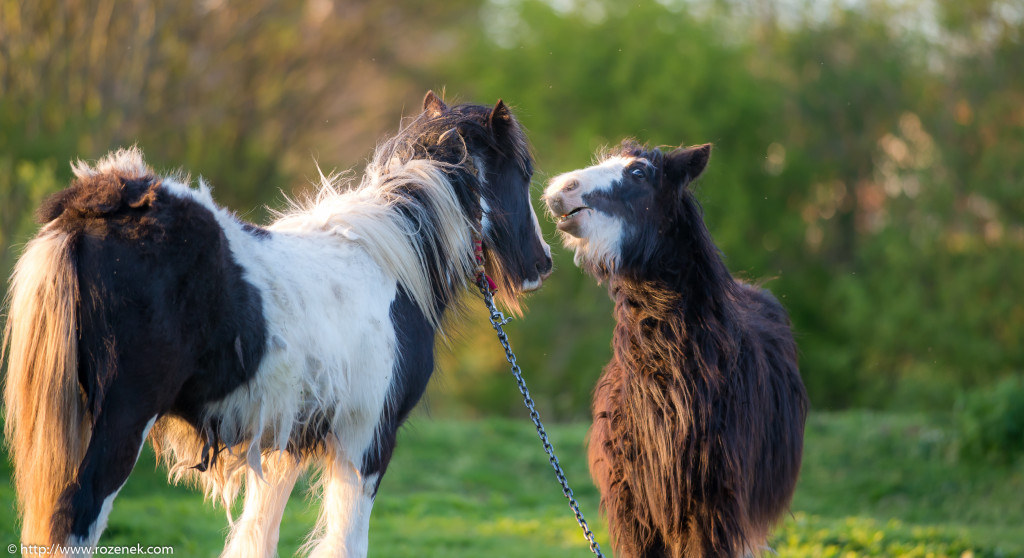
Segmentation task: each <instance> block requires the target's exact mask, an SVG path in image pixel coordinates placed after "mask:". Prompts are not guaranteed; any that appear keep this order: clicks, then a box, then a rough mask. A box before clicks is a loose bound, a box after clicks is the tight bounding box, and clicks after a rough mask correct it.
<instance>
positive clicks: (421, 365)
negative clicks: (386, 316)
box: [361, 288, 435, 495]
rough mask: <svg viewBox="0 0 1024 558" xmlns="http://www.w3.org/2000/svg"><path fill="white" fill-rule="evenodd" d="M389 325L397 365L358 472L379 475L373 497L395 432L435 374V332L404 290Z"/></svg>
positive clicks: (387, 460) (386, 465) (393, 309)
mask: <svg viewBox="0 0 1024 558" xmlns="http://www.w3.org/2000/svg"><path fill="white" fill-rule="evenodd" d="M391 323H392V326H393V327H394V328H395V336H396V337H397V341H398V347H397V350H396V353H397V354H398V362H397V363H396V364H395V369H394V371H393V375H392V376H391V385H390V386H389V387H388V392H389V394H390V397H388V400H387V401H386V402H385V404H384V411H383V412H382V413H381V418H380V421H379V422H378V423H377V430H376V432H374V436H373V438H374V439H373V443H372V444H371V445H370V448H369V450H368V451H367V452H366V455H364V456H363V464H362V469H361V471H362V473H363V474H364V475H372V474H374V473H379V474H380V476H379V477H378V478H377V486H376V487H374V495H376V493H377V488H379V487H380V480H381V479H382V478H383V477H384V472H385V471H386V470H387V467H388V463H389V462H390V461H391V455H392V453H393V452H394V451H395V437H396V436H397V434H398V428H399V427H400V426H401V425H402V423H403V422H405V419H406V418H408V416H409V412H410V411H412V409H413V407H415V406H416V403H418V402H419V400H420V398H421V397H423V392H424V391H426V389H427V383H428V382H429V381H430V376H431V375H432V374H433V372H434V333H435V332H434V328H433V327H431V325H430V322H428V321H427V318H426V316H424V315H423V312H422V311H421V310H420V309H419V307H418V306H416V303H415V302H413V300H412V298H410V297H409V295H408V294H406V292H405V290H404V289H401V288H399V290H398V295H397V296H396V297H395V300H393V301H392V302H391Z"/></svg>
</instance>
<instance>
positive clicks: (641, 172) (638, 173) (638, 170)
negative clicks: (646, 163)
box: [629, 167, 645, 178]
mask: <svg viewBox="0 0 1024 558" xmlns="http://www.w3.org/2000/svg"><path fill="white" fill-rule="evenodd" d="M629 174H632V175H633V176H634V177H635V178H643V177H644V176H645V174H644V169H642V168H640V167H636V168H634V169H630V171H629Z"/></svg>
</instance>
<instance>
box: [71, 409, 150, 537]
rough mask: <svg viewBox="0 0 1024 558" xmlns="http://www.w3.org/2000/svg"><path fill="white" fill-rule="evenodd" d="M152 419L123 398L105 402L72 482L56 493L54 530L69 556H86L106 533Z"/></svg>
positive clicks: (145, 412)
mask: <svg viewBox="0 0 1024 558" xmlns="http://www.w3.org/2000/svg"><path fill="white" fill-rule="evenodd" d="M156 419H157V415H156V413H155V412H154V411H153V410H151V409H144V408H141V407H136V406H134V405H132V404H131V403H129V400H124V399H122V400H121V401H119V402H117V403H114V402H113V401H110V400H108V401H107V405H106V408H104V409H103V411H102V412H101V413H99V414H98V415H97V417H96V421H95V422H94V426H93V431H92V437H91V438H90V440H89V445H88V447H87V449H86V451H85V457H84V458H83V459H82V463H81V465H80V466H79V468H78V474H77V476H76V478H75V483H73V484H72V485H71V486H69V487H67V488H66V489H65V490H64V492H63V493H62V494H61V496H60V499H59V500H58V502H57V509H56V511H55V512H54V515H53V532H54V533H62V534H67V539H66V540H65V541H62V542H64V543H66V544H67V545H68V546H70V547H72V548H70V549H69V551H68V556H89V555H90V553H89V552H88V551H87V550H86V548H87V547H91V546H95V545H96V542H97V541H98V540H99V538H100V535H101V534H102V533H103V530H104V529H106V526H107V518H108V517H109V515H110V511H111V509H112V507H113V504H114V499H115V498H116V497H117V494H118V492H120V490H121V488H122V487H123V486H124V484H125V482H126V481H127V480H128V475H129V474H131V472H132V469H134V468H135V463H136V462H137V461H138V459H139V455H140V454H141V453H142V446H143V444H144V443H145V440H146V436H147V435H148V434H149V430H150V429H151V428H152V427H153V424H154V423H155V422H156ZM75 547H78V548H75Z"/></svg>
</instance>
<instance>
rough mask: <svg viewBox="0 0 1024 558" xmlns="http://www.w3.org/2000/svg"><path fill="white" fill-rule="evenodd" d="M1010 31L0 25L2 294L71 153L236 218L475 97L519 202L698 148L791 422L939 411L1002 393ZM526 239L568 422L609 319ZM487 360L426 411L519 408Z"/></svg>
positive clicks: (544, 344) (470, 9)
mask: <svg viewBox="0 0 1024 558" xmlns="http://www.w3.org/2000/svg"><path fill="white" fill-rule="evenodd" d="M1022 30H1024V9H1022V8H1021V7H1020V5H1019V3H1016V2H1014V1H1012V0H966V1H965V0H870V1H866V2H855V3H850V2H839V1H836V2H831V3H823V2H810V1H807V2H800V1H798V2H791V1H786V2H784V1H782V0H758V1H755V0H689V1H684V0H662V1H659V2H656V1H653V0H640V1H639V2H629V3H623V2H618V1H614V0H586V1H583V0H568V1H558V2H556V1H553V0H551V1H547V2H543V1H539V0H459V1H458V2H445V3H432V4H429V5H421V3H416V2H409V1H397V2H386V3H385V2H371V1H369V0H338V1H331V0H309V1H307V2H304V3H293V2H280V1H277V0H252V1H250V2H245V3H242V2H224V1H206V0H203V1H199V0H196V1H189V2H166V1H157V2H144V1H141V0H138V1H135V2H131V3H129V4H116V3H115V2H114V1H113V0H89V1H85V2H80V3H71V4H68V3H65V2H58V1H56V0H42V1H37V2H28V1H24V0H0V216H2V222H0V250H3V252H0V272H3V273H4V274H5V275H6V274H7V272H8V270H9V268H10V265H11V264H12V262H13V260H14V258H15V257H16V255H17V253H18V252H19V250H20V249H19V248H18V246H19V245H20V244H21V243H23V242H24V241H25V240H26V239H27V238H28V236H29V235H30V234H31V233H32V231H33V228H34V225H33V224H32V222H31V213H32V211H33V210H34V208H35V207H36V206H37V205H38V203H39V201H40V200H41V199H42V197H43V196H44V195H45V194H47V193H49V192H52V191H54V190H56V189H57V188H59V187H60V186H61V185H63V184H66V182H67V180H68V178H69V172H68V167H67V164H66V163H67V161H69V160H71V159H73V158H75V157H82V158H85V159H95V158H97V157H99V156H101V155H102V154H103V153H104V152H105V151H106V150H108V149H110V148H112V147H116V146H119V145H124V144H131V143H138V144H139V145H140V146H141V147H142V148H143V149H144V150H145V151H146V152H147V154H148V157H149V159H150V160H151V162H152V163H153V164H154V165H155V166H157V167H158V168H176V167H182V168H184V169H185V170H187V171H189V172H192V173H193V174H194V175H202V176H204V177H205V178H207V179H209V180H210V181H211V182H212V184H213V186H214V188H215V196H216V197H217V199H218V200H219V201H221V202H222V203H224V204H226V205H228V206H230V207H232V208H234V209H236V210H238V211H239V212H240V213H241V214H242V215H243V217H246V218H250V219H254V220H261V219H263V218H264V216H265V212H264V211H263V210H262V209H261V206H262V204H265V203H269V204H270V205H272V206H273V205H278V204H279V199H280V195H279V194H278V190H279V189H284V190H285V191H286V192H291V191H294V190H297V189H302V188H306V187H308V185H307V183H308V180H307V177H312V176H315V175H316V169H315V167H314V164H313V159H316V160H317V161H319V162H320V164H321V165H323V166H324V167H325V168H327V169H330V168H334V167H338V168H348V167H351V166H358V165H359V163H360V162H361V161H362V160H363V159H364V157H365V156H366V155H367V154H368V153H369V152H370V150H371V149H372V147H373V145H374V144H375V143H376V141H378V140H379V139H380V138H381V137H382V136H383V135H384V134H386V133H390V132H393V131H394V129H395V128H396V127H397V124H398V122H399V119H400V117H401V115H403V114H406V115H407V114H410V113H412V112H415V111H416V110H418V108H419V106H418V100H419V99H420V98H421V96H422V94H423V92H424V91H425V90H426V89H427V88H435V89H446V90H447V93H448V97H449V100H453V99H454V100H461V101H469V100H471V101H475V102H483V103H492V102H493V101H494V100H495V99H497V98H498V97H502V98H504V99H505V100H506V101H508V102H510V103H511V104H512V105H513V106H514V107H515V108H516V113H517V115H518V116H519V117H520V119H521V120H522V122H523V123H524V125H525V126H526V127H527V129H528V132H529V134H530V138H531V140H532V142H533V144H534V146H535V151H536V155H537V162H538V168H539V169H540V172H539V173H538V176H537V181H536V182H537V186H536V191H537V193H539V191H540V189H541V188H542V186H543V184H544V182H545V181H546V180H547V179H548V178H550V177H551V176H553V175H554V174H556V173H559V172H563V171H566V170H570V169H573V168H578V167H581V166H584V165H586V164H588V163H589V162H590V158H591V154H592V153H593V151H594V149H595V148H596V147H598V146H599V145H602V144H607V143H612V142H616V141H618V140H619V139H621V138H622V137H624V136H634V137H637V138H639V139H642V140H645V141H649V142H651V143H653V144H667V145H678V144H681V143H688V144H693V143H700V142H705V141H711V142H714V143H715V150H714V154H713V158H712V163H711V165H710V167H709V169H708V172H707V173H706V175H705V177H704V178H703V179H702V180H701V182H700V184H699V186H698V189H699V190H698V195H699V198H700V199H701V200H702V201H703V203H704V207H705V210H706V218H707V221H708V224H709V226H710V228H711V230H712V233H713V235H714V237H715V239H716V241H717V242H718V244H719V247H720V248H721V249H722V251H723V252H724V254H725V255H726V261H727V263H728V265H729V266H730V268H731V269H732V270H733V271H734V272H735V273H736V274H737V275H739V276H741V277H745V278H750V279H753V280H762V279H764V280H766V281H767V282H766V286H767V287H768V288H770V289H771V290H772V291H773V292H775V293H776V295H777V296H778V297H779V298H780V299H781V300H782V302H783V304H784V305H785V306H786V307H787V308H788V309H789V310H790V312H791V314H792V317H793V320H794V323H795V326H796V330H797V332H798V342H799V345H800V348H801V353H802V366H801V369H802V373H803V376H804V378H805V381H806V383H807V385H808V389H809V391H810V395H811V399H812V402H813V405H814V406H815V407H817V408H819V409H820V408H843V407H850V406H870V407H878V408H898V409H943V410H949V409H952V407H953V402H954V400H955V398H956V394H957V393H959V392H961V391H963V390H964V389H968V388H973V387H977V386H984V385H989V384H992V383H994V382H996V381H997V380H998V379H999V378H1001V377H1004V376H1006V375H1009V374H1013V373H1019V372H1020V371H1021V370H1024V345H1022V344H1021V343H1020V342H1019V340H1020V339H1022V338H1024V299H1022V297H1020V294H1019V289H1020V285H1021V284H1024V257H1022V256H1024V196H1022V195H1021V194H1022V188H1021V187H1022V185H1024V184H1022V181H1024V178H1022V177H1024V36H1022ZM544 226H545V230H546V232H547V233H548V235H549V238H550V240H551V242H552V243H553V244H556V247H555V253H556V266H557V272H556V274H555V275H554V276H553V277H552V278H551V280H549V281H548V283H547V285H546V286H545V288H544V289H543V290H542V291H541V292H540V293H538V294H537V295H535V296H534V297H532V299H531V300H530V301H529V308H530V312H529V313H528V314H527V316H526V318H525V319H523V320H518V321H517V322H515V323H514V324H513V325H512V326H510V328H509V330H510V335H511V337H512V340H513V343H514V345H515V347H516V348H517V350H518V352H519V354H520V358H521V363H522V364H523V366H524V369H525V370H526V373H527V376H528V379H529V380H530V383H531V388H532V389H533V391H534V394H535V395H536V396H537V399H538V402H539V404H540V407H541V411H542V412H543V413H544V414H545V416H547V417H557V418H575V417H585V416H587V415H588V404H589V399H590V392H591V390H592V387H593V384H594V382H595V380H596V378H597V375H598V374H599V373H600V369H601V367H602V366H603V364H604V363H605V362H607V360H608V356H609V348H608V343H609V339H610V335H611V325H612V322H611V305H610V303H609V302H608V300H607V295H606V294H605V292H604V289H603V288H602V287H600V286H597V285H594V284H593V281H592V280H591V279H589V278H587V277H584V276H583V275H582V274H580V273H579V271H578V270H576V269H575V268H574V267H573V265H572V263H571V258H570V257H569V255H568V254H566V253H565V251H564V250H562V249H560V248H559V247H557V240H556V238H555V236H554V234H553V227H552V226H551V224H550V223H547V222H545V223H544ZM12 246H13V248H12ZM491 335H492V334H491V331H490V329H489V328H488V327H487V326H486V323H485V322H484V320H483V312H479V314H478V316H477V318H476V320H475V321H473V322H471V323H470V324H469V325H468V326H467V327H466V328H464V330H463V332H462V335H461V337H458V338H457V339H456V342H455V343H454V345H453V348H452V350H451V352H450V354H449V355H448V356H447V357H446V358H445V359H443V363H442V367H441V368H442V373H441V375H440V376H439V380H440V381H439V382H436V385H435V386H434V389H433V390H432V392H431V397H430V399H431V400H432V402H433V405H432V408H433V409H434V411H435V412H437V413H439V414H460V413H467V412H468V413H475V414H493V413H499V414H515V413H520V412H521V411H520V410H519V402H518V400H517V396H518V393H517V392H516V390H515V389H514V387H513V384H512V382H511V379H510V378H508V377H507V372H506V371H505V365H504V361H503V357H502V355H501V351H500V350H499V349H498V346H497V344H496V342H495V341H494V340H493V339H492V338H491Z"/></svg>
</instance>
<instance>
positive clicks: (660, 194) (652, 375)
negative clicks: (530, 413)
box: [544, 141, 807, 558]
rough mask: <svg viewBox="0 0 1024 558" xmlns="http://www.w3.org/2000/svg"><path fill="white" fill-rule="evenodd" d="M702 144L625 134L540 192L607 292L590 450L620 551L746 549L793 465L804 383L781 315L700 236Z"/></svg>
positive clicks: (783, 491) (799, 443)
mask: <svg viewBox="0 0 1024 558" xmlns="http://www.w3.org/2000/svg"><path fill="white" fill-rule="evenodd" d="M710 153H711V146H710V145H702V146H697V147H692V148H687V149H676V150H673V151H671V152H669V153H663V152H662V151H661V150H659V149H649V148H647V147H646V146H643V145H639V144H637V143H635V142H633V141H624V142H623V143H622V144H621V145H620V146H619V147H618V148H617V149H614V150H611V151H609V152H607V153H605V154H604V155H603V157H601V160H600V162H599V164H597V165H594V166H591V167H588V168H585V169H582V170H576V171H572V172H569V173H566V174H562V175H560V176H557V177H555V178H554V179H552V181H551V183H550V185H549V187H548V188H547V190H546V192H545V193H544V199H545V200H546V202H547V205H548V209H549V210H550V212H551V213H552V214H553V215H554V216H555V217H557V221H558V229H559V231H561V234H562V237H563V240H564V243H565V245H566V246H567V247H568V248H571V249H573V250H575V261H576V264H577V265H579V266H580V267H582V268H583V269H584V270H586V271H587V272H588V273H590V274H591V275H593V276H595V277H596V278H597V279H598V280H600V281H607V283H608V289H609V293H610V295H611V297H612V299H613V300H614V302H615V318H616V321H617V323H616V326H615V332H614V334H613V338H612V349H613V357H612V360H611V362H610V363H608V365H607V367H605V370H604V373H603V375H602V376H601V379H600V380H599V381H598V385H597V388H596V390H595V392H594V406H593V413H594V417H593V418H594V423H593V426H592V428H591V431H590V442H589V448H588V453H589V461H590V471H591V476H592V477H593V478H594V481H595V483H596V484H597V486H598V488H599V489H600V491H601V507H602V510H603V511H604V512H605V514H606V515H607V516H608V523H609V528H610V532H611V536H612V544H613V546H614V548H615V549H616V552H617V555H618V556H620V557H623V558H625V557H630V558H638V557H643V558H654V557H676V558H678V557H683V556H686V557H691V558H698V557H707V558H710V557H721V558H735V557H739V556H744V555H753V554H756V553H759V552H760V551H761V549H762V548H764V546H765V545H766V540H767V537H768V534H769V531H770V529H771V527H772V525H773V524H774V523H775V522H777V521H778V520H779V519H780V517H781V516H782V514H783V513H784V512H785V510H786V509H787V508H788V506H789V502H790V500H791V499H792V497H793V490H794V488H795V486H796V481H797V475H798V473H799V470H800V461H801V455H802V452H803V434H804V420H805V418H806V415H807V395H806V393H805V390H804V386H803V382H802V381H801V379H800V373H799V371H798V369H797V352H796V345H795V343H794V342H793V334H792V331H791V330H790V324H789V318H788V317H787V315H786V311H785V310H784V309H783V308H782V306H781V305H780V304H779V302H778V301H777V300H776V299H775V297H773V296H772V295H771V293H769V292H768V291H767V290H764V289H761V288H759V287H756V286H753V285H749V284H746V283H743V282H741V281H738V280H736V279H734V278H733V277H732V275H731V274H730V273H729V270H728V269H727V268H726V266H725V264H724V262H723V261H722V257H721V254H720V253H719V251H718V249H717V248H716V247H715V245H714V243H713V242H712V240H711V235H710V234H709V233H708V229H707V227H706V226H705V225H704V220H703V216H702V214H701V209H700V205H699V204H698V203H697V201H696V199H695V198H694V196H693V192H692V191H691V189H690V184H691V183H692V182H693V181H694V180H695V179H696V178H697V177H698V176H700V174H701V173H702V172H703V171H704V167H705V166H706V165H707V163H708V158H709V156H710Z"/></svg>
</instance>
